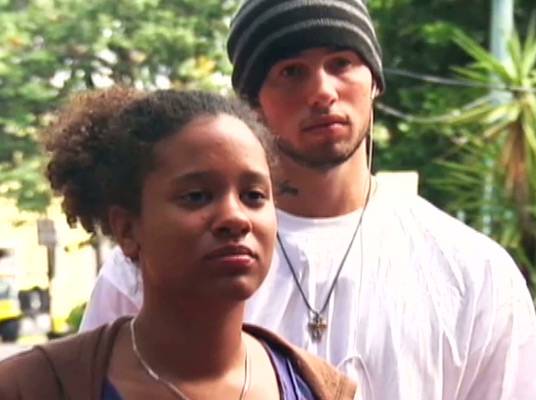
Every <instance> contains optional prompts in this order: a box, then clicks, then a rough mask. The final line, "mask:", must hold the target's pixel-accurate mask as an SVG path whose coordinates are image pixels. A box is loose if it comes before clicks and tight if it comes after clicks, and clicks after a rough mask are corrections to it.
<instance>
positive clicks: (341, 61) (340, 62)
mask: <svg viewBox="0 0 536 400" xmlns="http://www.w3.org/2000/svg"><path fill="white" fill-rule="evenodd" d="M331 65H332V67H333V68H335V69H338V70H341V69H345V68H346V67H348V66H350V65H352V61H351V60H349V59H348V58H346V57H337V58H335V59H333V60H332V61H331Z"/></svg>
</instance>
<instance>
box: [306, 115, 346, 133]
mask: <svg viewBox="0 0 536 400" xmlns="http://www.w3.org/2000/svg"><path fill="white" fill-rule="evenodd" d="M301 125H302V126H301V130H302V132H309V131H313V130H316V129H322V128H329V127H332V126H334V125H349V122H348V119H346V118H345V117H343V116H341V115H335V114H333V115H324V116H321V117H315V118H310V119H307V120H306V121H305V122H304V123H303V124H301Z"/></svg>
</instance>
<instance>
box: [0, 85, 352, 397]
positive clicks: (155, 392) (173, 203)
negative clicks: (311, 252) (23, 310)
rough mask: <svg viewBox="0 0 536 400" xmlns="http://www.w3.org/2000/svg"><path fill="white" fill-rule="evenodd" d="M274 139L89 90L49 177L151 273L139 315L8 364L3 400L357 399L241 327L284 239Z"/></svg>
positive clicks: (53, 138) (304, 359) (56, 146)
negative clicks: (275, 191) (274, 181)
mask: <svg viewBox="0 0 536 400" xmlns="http://www.w3.org/2000/svg"><path fill="white" fill-rule="evenodd" d="M267 138H268V136H267V135H266V134H265V132H264V129H263V128H262V127H261V126H259V124H257V122H256V120H255V116H254V115H253V114H252V112H251V111H250V110H249V109H247V108H246V107H245V106H244V105H243V104H241V103H239V102H237V101H233V100H227V99H225V98H223V97H221V96H218V95H214V94H208V93H202V92H177V91H173V90H168V91H159V92H155V93H153V94H142V93H139V92H136V91H132V90H128V89H121V88H114V89H111V90H108V91H105V92H97V93H91V94H86V95H84V96H81V97H79V98H78V99H76V100H74V101H73V102H72V103H71V104H70V106H68V107H67V108H66V109H64V110H63V112H62V113H61V115H60V117H59V119H58V121H57V122H56V123H55V124H54V125H53V126H52V127H51V128H50V129H49V135H48V139H47V141H46V146H47V149H48V150H49V152H50V154H51V160H50V163H49V165H48V178H49V180H50V182H51V185H52V188H53V189H54V190H56V191H57V192H59V193H60V194H61V195H62V196H63V208H64V211H65V213H66V215H67V219H68V221H69V223H71V224H75V223H76V222H78V221H79V222H80V223H81V224H82V225H83V227H84V228H85V229H86V230H87V231H89V232H95V231H96V229H100V230H101V231H102V232H103V233H104V234H106V235H109V236H110V237H112V238H113V239H114V240H115V241H116V242H117V243H118V244H119V246H120V247H121V249H122V250H123V252H124V253H125V254H126V255H127V256H128V257H129V258H131V259H132V260H135V261H137V264H138V265H139V267H140V268H141V275H142V281H143V282H142V283H143V288H144V303H143V306H142V309H141V311H140V313H139V315H138V316H137V317H135V318H134V319H130V318H122V319H119V320H117V321H116V322H114V323H113V324H111V325H108V326H105V327H102V328H99V329H97V330H95V331H92V332H89V333H86V334H82V335H78V336H75V337H71V338H69V339H66V340H63V341H58V342H54V343H50V344H48V345H45V346H41V347H36V348H35V349H33V350H30V351H29V352H26V353H23V354H20V355H18V356H15V357H14V358H12V359H9V360H7V361H5V362H3V363H0V398H1V399H6V400H10V399H36V398H39V399H64V398H66V399H67V398H69V399H71V398H72V399H103V400H112V399H113V400H117V399H125V400H129V399H149V398H154V399H216V398H217V399H246V398H247V399H303V398H305V399H313V398H314V399H316V398H318V399H329V400H334V399H351V398H352V397H353V395H354V393H355V386H354V385H353V384H352V383H351V382H349V381H348V380H347V379H346V378H345V377H343V376H341V375H340V374H338V373H337V372H335V370H334V369H333V368H331V367H329V366H328V365H327V364H325V363H324V362H322V361H320V360H318V359H316V358H314V357H313V356H310V355H307V354H305V353H303V352H302V351H300V350H297V349H295V348H293V347H291V346H290V345H288V344H287V343H285V342H283V341H282V340H281V339H278V338H277V337H275V336H274V335H273V334H270V333H268V332H266V331H264V330H262V329H260V328H256V327H243V325H242V319H243V311H244V302H245V300H246V299H247V298H249V297H250V296H251V295H252V294H253V293H254V292H255V290H257V288H258V287H259V286H260V284H261V282H262V280H263V279H264V277H265V276H266V273H267V270H268V266H269V264H270V260H271V257H272V250H273V247H274V239H275V232H276V227H275V225H276V222H275V211H274V203H273V199H272V190H271V183H270V167H269V165H270V161H271V160H270V157H269V156H268V155H267V153H266V152H265V149H267V148H268V147H267V146H268V141H267Z"/></svg>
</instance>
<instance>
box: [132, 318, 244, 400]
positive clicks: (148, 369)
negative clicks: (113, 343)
mask: <svg viewBox="0 0 536 400" xmlns="http://www.w3.org/2000/svg"><path fill="white" fill-rule="evenodd" d="M135 322H136V318H132V320H131V321H130V338H131V340H132V351H134V354H135V355H136V358H137V359H138V361H139V362H140V364H141V366H142V367H143V369H144V370H145V372H147V374H148V375H149V376H150V377H151V378H152V379H154V380H155V381H156V382H157V383H159V384H161V385H163V386H165V387H166V388H167V389H168V390H169V391H170V392H171V393H173V395H175V397H176V398H177V399H180V400H190V398H189V397H188V396H186V394H184V392H183V391H182V390H180V389H179V388H178V387H177V386H176V385H174V384H173V383H171V382H170V381H168V380H167V379H165V378H162V377H161V376H160V375H159V374H157V373H156V372H155V371H154V370H153V369H152V368H151V366H150V365H149V364H148V363H147V361H145V359H144V358H143V356H142V355H141V353H140V350H139V349H138V343H137V341H136V332H135V329H134V323H135ZM245 346H246V357H245V361H244V383H242V389H241V391H240V396H239V397H238V400H244V399H245V398H246V395H247V392H248V390H249V385H250V375H251V371H250V369H251V363H250V360H249V355H248V347H247V344H245Z"/></svg>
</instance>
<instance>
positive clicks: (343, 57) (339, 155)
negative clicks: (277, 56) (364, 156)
mask: <svg viewBox="0 0 536 400" xmlns="http://www.w3.org/2000/svg"><path fill="white" fill-rule="evenodd" d="M372 82H373V80H372V74H371V72H370V70H369V68H368V67H367V65H366V64H365V63H364V62H363V61H362V60H361V58H360V57H359V56H358V55H357V54H356V53H355V52H354V51H351V50H333V49H328V48H315V49H311V50H306V51H303V52H301V53H299V54H298V55H296V56H293V57H290V58H287V59H284V60H282V61H280V62H278V63H276V64H274V66H273V67H272V68H271V69H270V71H269V72H268V75H267V77H266V79H265V81H264V83H263V85H262V87H261V90H260V92H259V103H260V107H261V112H262V115H263V117H264V119H265V122H266V124H267V125H268V127H269V128H270V129H271V130H272V132H273V133H274V134H275V135H276V137H277V139H278V144H279V147H280V149H281V151H282V152H283V153H284V154H285V155H287V156H288V157H290V158H291V159H293V160H294V161H296V162H298V163H300V164H302V165H305V166H307V167H310V168H316V169H329V168H331V167H334V166H337V165H339V164H341V163H343V162H345V161H346V160H347V159H348V158H350V157H351V156H352V155H353V154H354V152H355V151H356V150H357V148H358V147H359V146H360V144H361V143H362V142H363V139H364V138H365V137H366V136H367V133H368V129H369V124H370V117H371V107H372V95H371V90H372Z"/></svg>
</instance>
